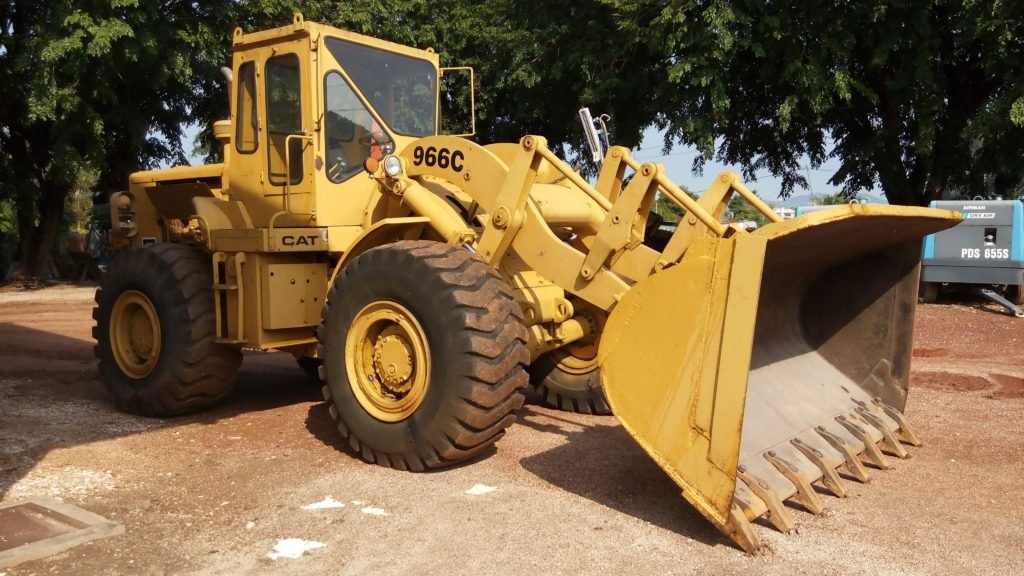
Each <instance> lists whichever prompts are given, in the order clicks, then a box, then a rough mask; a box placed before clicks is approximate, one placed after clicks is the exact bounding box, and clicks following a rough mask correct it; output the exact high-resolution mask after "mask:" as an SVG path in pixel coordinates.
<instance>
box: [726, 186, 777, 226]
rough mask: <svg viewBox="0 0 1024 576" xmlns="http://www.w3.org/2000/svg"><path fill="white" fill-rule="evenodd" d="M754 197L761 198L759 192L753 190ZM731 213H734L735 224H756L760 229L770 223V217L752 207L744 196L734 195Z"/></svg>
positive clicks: (730, 205) (730, 203)
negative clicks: (748, 222)
mask: <svg viewBox="0 0 1024 576" xmlns="http://www.w3.org/2000/svg"><path fill="white" fill-rule="evenodd" d="M752 192H753V193H754V196H757V197H758V198H760V197H761V195H760V194H758V193H757V190H752ZM728 210H729V212H731V213H732V220H733V222H747V221H751V222H756V223H757V225H758V227H760V226H764V225H765V224H767V223H768V217H767V216H765V215H764V214H761V212H760V211H759V210H758V209H757V208H754V207H753V206H751V205H750V203H749V202H747V201H746V200H745V199H744V198H743V197H742V196H740V195H739V194H735V195H733V197H732V199H731V200H729V207H728Z"/></svg>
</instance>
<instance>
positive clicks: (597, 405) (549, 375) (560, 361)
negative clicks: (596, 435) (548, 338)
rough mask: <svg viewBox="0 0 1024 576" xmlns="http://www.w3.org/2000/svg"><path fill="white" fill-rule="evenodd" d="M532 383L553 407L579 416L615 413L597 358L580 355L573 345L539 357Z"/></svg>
mask: <svg viewBox="0 0 1024 576" xmlns="http://www.w3.org/2000/svg"><path fill="white" fill-rule="evenodd" d="M567 348H568V349H567ZM595 354H596V351H595ZM530 384H531V385H533V388H534V390H536V391H537V394H539V395H540V397H541V398H542V399H543V400H544V402H545V403H546V404H548V405H549V406H551V407H553V408H558V409H559V410H564V411H566V412H576V413H578V414H596V415H606V414H611V413H612V410H611V408H609V407H608V401H607V400H605V397H604V391H602V390H601V372H600V369H599V368H598V366H597V358H596V357H591V356H590V354H586V353H584V354H580V353H579V352H577V351H576V350H574V349H573V348H572V347H571V346H567V347H565V348H558V349H556V350H552V351H551V352H548V353H547V354H544V355H543V356H541V357H540V358H537V360H536V361H534V363H533V364H532V365H531V366H530Z"/></svg>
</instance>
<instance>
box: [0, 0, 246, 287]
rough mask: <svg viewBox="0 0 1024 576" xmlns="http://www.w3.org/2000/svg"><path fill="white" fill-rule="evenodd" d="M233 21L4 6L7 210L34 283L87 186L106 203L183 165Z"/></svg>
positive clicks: (61, 4)
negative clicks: (199, 100) (141, 176)
mask: <svg viewBox="0 0 1024 576" xmlns="http://www.w3.org/2000/svg"><path fill="white" fill-rule="evenodd" d="M232 13H233V6H232V5H231V4H230V3H223V2H214V1H213V0H203V1H196V2H159V3H158V2H153V1H149V0H91V1H89V2H85V1H83V0H77V1H76V0H50V1H47V2H37V1H35V0H2V1H0V46H2V50H0V150H2V151H3V152H2V153H0V175H2V177H0V199H3V200H7V201H9V202H13V204H14V211H15V221H16V223H17V227H18V240H19V248H18V251H19V252H21V258H22V261H23V262H24V263H25V266H26V272H27V273H28V274H34V275H46V274H48V273H49V271H50V270H52V266H50V265H49V261H50V258H51V255H52V252H53V249H54V247H55V246H56V242H57V240H58V238H59V236H60V233H61V227H62V223H66V222H67V220H68V218H66V217H65V198H66V197H67V196H68V194H69V193H70V192H71V191H72V190H75V189H76V186H78V185H79V184H80V182H81V181H82V180H83V179H87V180H91V181H93V184H94V185H95V186H96V187H97V188H98V189H99V190H101V191H104V192H106V191H111V190H116V189H121V188H123V187H124V186H125V184H126V181H127V177H128V174H129V173H131V172H133V171H136V170H138V169H140V168H151V167H155V166H157V164H158V163H160V162H171V163H185V162H186V155H185V153H184V151H183V150H182V146H181V144H180V139H181V131H182V126H183V124H184V123H187V122H189V121H193V120H197V119H199V118H203V119H204V120H205V118H206V116H205V115H202V113H203V112H205V110H202V109H200V108H198V107H196V106H193V104H195V103H196V97H197V95H198V96H200V97H201V96H202V95H203V93H204V90H206V89H208V88H209V87H210V83H209V82H208V79H209V78H213V77H214V76H215V74H216V69H217V66H218V65H220V64H222V63H223V62H224V61H225V54H226V45H227V44H226V43H227V40H228V39H229V37H230V36H229V31H230V28H226V27H225V25H224V24H225V22H227V21H228V20H230V19H231V18H230V15H231V14H232ZM225 29H226V30H227V31H225ZM219 89H220V88H219V87H218V90H219ZM221 94H223V93H222V92H221Z"/></svg>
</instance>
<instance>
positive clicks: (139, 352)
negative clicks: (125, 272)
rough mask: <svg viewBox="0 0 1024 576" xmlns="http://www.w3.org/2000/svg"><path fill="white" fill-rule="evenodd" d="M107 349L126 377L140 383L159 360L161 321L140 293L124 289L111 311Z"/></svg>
mask: <svg viewBox="0 0 1024 576" xmlns="http://www.w3.org/2000/svg"><path fill="white" fill-rule="evenodd" d="M110 348H111V352H112V353H113V356H114V361H115V362H116V363H117V366H118V368H120V370H121V372H122V373H124V375H125V376H128V377H129V378H133V379H136V380H141V379H143V378H145V377H146V376H148V375H149V373H150V372H152V371H153V368H155V367H156V363H157V360H159V358H160V318H159V317H158V316H157V313H156V308H155V307H154V306H153V303H152V302H151V301H150V300H149V298H148V297H147V296H146V295H145V294H143V293H142V292H138V291H136V290H127V291H125V292H123V293H122V294H121V295H120V296H118V297H117V301H115V302H114V306H113V308H112V309H111V312H110Z"/></svg>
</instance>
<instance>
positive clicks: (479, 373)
mask: <svg viewBox="0 0 1024 576" xmlns="http://www.w3.org/2000/svg"><path fill="white" fill-rule="evenodd" d="M521 318H522V312H521V310H520V308H519V305H518V304H516V302H515V300H514V299H513V297H512V292H511V290H510V289H509V288H508V286H507V285H506V284H505V282H504V281H503V280H502V278H501V276H500V275H499V274H498V273H497V272H496V271H495V270H494V269H493V268H491V267H490V266H488V265H487V264H486V263H484V262H483V261H482V260H480V259H478V258H477V257H475V256H474V255H473V254H471V253H470V252H469V251H467V250H464V249H462V248H455V247H452V246H448V245H446V244H441V243H437V242H427V241H403V242H396V243H394V244H388V245H386V246H381V247H378V248H373V249H371V250H368V251H366V252H364V253H363V254H361V255H359V256H358V257H357V258H356V259H355V260H353V261H352V262H351V263H350V264H348V265H347V266H346V267H345V269H344V270H343V271H342V272H341V275H340V276H339V277H338V279H337V281H336V282H335V283H334V286H333V287H332V288H331V290H330V292H329V294H328V298H327V304H326V305H325V306H324V310H323V323H322V324H321V325H320V330H319V334H318V336H319V339H320V350H319V354H318V356H319V357H320V358H321V359H322V360H323V365H322V367H321V370H320V374H321V377H322V378H323V380H324V382H325V385H324V387H323V393H324V398H325V399H326V400H327V401H328V402H329V406H330V413H331V416H332V417H333V418H334V420H335V421H336V423H337V427H338V431H339V432H340V433H341V435H342V436H343V437H344V438H346V439H347V441H348V444H349V446H350V447H351V448H352V450H353V451H355V452H356V453H358V454H359V455H360V456H361V457H362V458H363V459H364V460H366V461H367V462H371V463H374V462H375V463H377V464H381V465H383V466H389V467H392V468H397V469H400V470H414V471H421V470H425V469H428V468H439V467H442V466H446V465H449V464H454V463H456V462H460V461H462V460H466V459H468V458H471V457H473V456H475V455H477V454H479V453H481V452H482V451H483V450H485V449H486V448H487V447H489V446H490V445H492V444H494V442H496V441H497V440H498V439H499V438H501V437H502V436H503V435H504V433H505V429H506V428H508V426H509V425H510V424H512V422H513V421H514V420H515V417H516V410H518V409H519V408H520V407H521V406H522V404H523V387H524V386H526V384H527V375H526V371H525V369H524V367H525V365H526V364H527V363H528V362H529V352H528V351H527V349H526V346H525V344H526V339H527V333H526V329H525V328H524V327H523V325H522V323H521V322H520V319H521Z"/></svg>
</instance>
